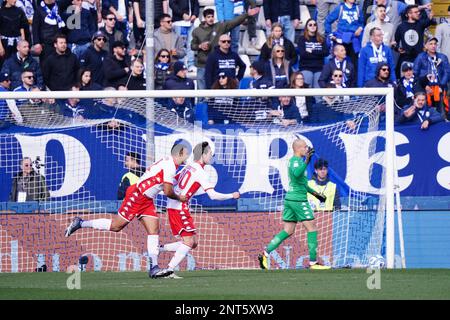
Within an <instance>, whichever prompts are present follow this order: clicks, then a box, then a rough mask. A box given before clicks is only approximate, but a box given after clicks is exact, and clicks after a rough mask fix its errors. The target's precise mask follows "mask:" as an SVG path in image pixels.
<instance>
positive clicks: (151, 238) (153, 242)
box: [147, 234, 159, 267]
mask: <svg viewBox="0 0 450 320" xmlns="http://www.w3.org/2000/svg"><path fill="white" fill-rule="evenodd" d="M147 252H148V256H149V257H150V259H151V260H152V267H154V266H157V265H158V255H159V235H157V234H151V235H148V236H147Z"/></svg>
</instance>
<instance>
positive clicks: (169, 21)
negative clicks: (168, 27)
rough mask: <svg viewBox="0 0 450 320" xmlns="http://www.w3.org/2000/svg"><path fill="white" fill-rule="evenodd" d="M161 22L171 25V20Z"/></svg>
mask: <svg viewBox="0 0 450 320" xmlns="http://www.w3.org/2000/svg"><path fill="white" fill-rule="evenodd" d="M163 22H165V23H172V20H165V21H163Z"/></svg>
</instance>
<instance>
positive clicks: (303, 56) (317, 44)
mask: <svg viewBox="0 0 450 320" xmlns="http://www.w3.org/2000/svg"><path fill="white" fill-rule="evenodd" d="M297 47H298V49H299V51H300V60H299V61H300V63H299V70H300V71H301V72H302V74H303V76H304V77H305V82H306V83H307V84H308V85H309V86H310V87H314V88H319V78H320V74H321V72H322V69H323V65H324V59H325V57H326V56H328V54H329V51H328V47H327V45H326V43H325V40H324V38H323V37H322V36H321V35H320V34H319V33H318V32H317V22H316V21H314V20H313V19H309V20H308V21H307V22H306V28H305V31H304V33H303V35H302V36H301V37H300V39H299V40H298V43H297Z"/></svg>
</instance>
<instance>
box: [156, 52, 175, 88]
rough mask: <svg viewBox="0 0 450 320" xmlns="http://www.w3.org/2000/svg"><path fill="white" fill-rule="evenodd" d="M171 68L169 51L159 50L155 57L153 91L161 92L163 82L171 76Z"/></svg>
mask: <svg viewBox="0 0 450 320" xmlns="http://www.w3.org/2000/svg"><path fill="white" fill-rule="evenodd" d="M171 67H172V63H171V59H170V52H169V50H167V49H161V50H159V51H158V53H157V54H156V57H155V90H162V88H163V86H164V82H166V80H167V78H168V77H169V75H170V74H171Z"/></svg>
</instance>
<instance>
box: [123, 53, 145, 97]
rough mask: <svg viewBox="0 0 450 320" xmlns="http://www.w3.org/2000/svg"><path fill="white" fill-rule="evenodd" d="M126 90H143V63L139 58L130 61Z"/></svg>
mask: <svg viewBox="0 0 450 320" xmlns="http://www.w3.org/2000/svg"><path fill="white" fill-rule="evenodd" d="M127 88H128V90H145V88H146V84H145V79H144V63H143V62H142V60H141V59H135V60H133V62H131V71H130V74H129V76H128V85H127Z"/></svg>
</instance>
